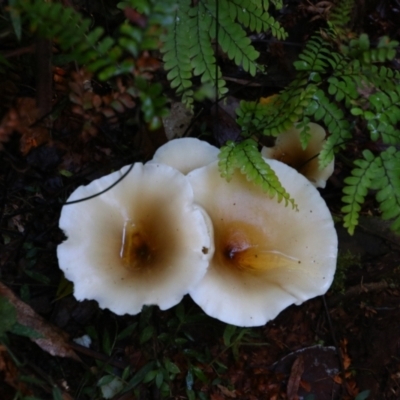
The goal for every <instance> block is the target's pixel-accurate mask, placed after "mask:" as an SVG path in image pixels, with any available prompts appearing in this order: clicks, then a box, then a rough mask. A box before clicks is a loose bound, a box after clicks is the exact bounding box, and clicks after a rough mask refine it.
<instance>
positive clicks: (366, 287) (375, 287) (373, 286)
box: [328, 281, 389, 307]
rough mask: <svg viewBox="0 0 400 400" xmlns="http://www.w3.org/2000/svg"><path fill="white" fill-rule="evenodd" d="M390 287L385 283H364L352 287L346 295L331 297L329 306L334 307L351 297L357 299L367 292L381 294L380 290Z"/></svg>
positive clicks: (340, 294) (339, 294)
mask: <svg viewBox="0 0 400 400" xmlns="http://www.w3.org/2000/svg"><path fill="white" fill-rule="evenodd" d="M388 287H389V284H388V283H387V282H385V281H382V282H371V283H363V284H360V285H356V286H352V287H350V288H349V289H347V290H346V292H345V293H338V294H335V295H333V296H332V297H330V298H329V299H328V305H329V307H334V306H336V305H337V304H338V303H339V302H341V301H342V300H345V299H349V298H350V297H356V296H359V295H360V294H361V293H366V292H379V291H380V290H384V289H387V288H388Z"/></svg>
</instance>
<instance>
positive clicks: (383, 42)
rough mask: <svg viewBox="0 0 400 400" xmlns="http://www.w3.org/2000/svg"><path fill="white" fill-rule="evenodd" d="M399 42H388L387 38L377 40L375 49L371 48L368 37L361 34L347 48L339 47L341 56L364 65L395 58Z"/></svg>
mask: <svg viewBox="0 0 400 400" xmlns="http://www.w3.org/2000/svg"><path fill="white" fill-rule="evenodd" d="M398 45H399V42H397V41H395V40H392V41H391V40H390V39H389V38H388V37H387V36H383V37H381V38H380V39H379V42H378V45H377V47H376V48H371V46H370V41H369V37H368V35H367V34H365V33H363V34H361V35H360V36H359V37H358V38H355V39H352V40H351V41H350V43H349V45H348V46H344V45H343V46H341V51H342V53H343V54H345V55H347V56H349V57H351V58H355V59H358V60H360V62H361V63H362V64H364V65H369V64H373V63H383V62H385V61H391V60H393V59H394V57H396V48H397V46H398Z"/></svg>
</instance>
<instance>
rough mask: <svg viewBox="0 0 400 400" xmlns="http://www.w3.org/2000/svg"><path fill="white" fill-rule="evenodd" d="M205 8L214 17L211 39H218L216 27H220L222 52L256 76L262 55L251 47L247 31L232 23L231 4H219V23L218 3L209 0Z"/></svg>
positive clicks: (223, 0) (222, 1) (219, 34)
mask: <svg viewBox="0 0 400 400" xmlns="http://www.w3.org/2000/svg"><path fill="white" fill-rule="evenodd" d="M205 6H206V8H207V10H208V11H209V13H210V14H211V16H212V17H213V22H212V25H211V29H210V36H211V38H212V39H215V38H216V27H217V25H218V44H219V45H220V46H221V48H222V50H223V51H224V52H225V53H226V55H227V56H228V57H229V58H230V59H231V60H232V61H234V62H235V64H236V65H241V66H242V68H243V69H244V70H245V71H246V72H249V73H250V74H251V75H252V76H254V75H255V74H256V72H257V68H258V66H257V63H256V62H255V60H256V59H257V58H258V56H259V55H260V53H259V52H258V51H257V50H256V49H255V48H254V47H253V46H252V45H251V40H250V39H249V38H248V37H247V33H246V31H245V30H244V29H243V28H242V27H241V26H240V25H239V24H237V23H232V20H231V18H230V15H229V2H228V1H227V0H221V1H220V2H219V7H220V8H219V15H218V21H217V19H216V18H217V13H216V6H217V3H216V2H215V1H210V0H209V1H207V2H206V3H205ZM221 6H222V7H221Z"/></svg>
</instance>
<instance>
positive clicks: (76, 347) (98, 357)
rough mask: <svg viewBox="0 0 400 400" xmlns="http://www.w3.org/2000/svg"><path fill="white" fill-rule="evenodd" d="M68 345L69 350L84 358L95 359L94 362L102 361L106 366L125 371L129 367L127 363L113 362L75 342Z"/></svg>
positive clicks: (110, 358)
mask: <svg viewBox="0 0 400 400" xmlns="http://www.w3.org/2000/svg"><path fill="white" fill-rule="evenodd" d="M69 345H70V347H71V349H73V350H75V351H77V352H79V353H81V354H84V355H86V356H89V357H92V358H95V359H96V360H100V361H103V362H105V363H107V364H110V365H112V366H113V367H116V368H120V369H125V368H126V367H127V366H128V365H129V364H128V363H127V362H124V361H118V360H113V359H112V357H109V356H106V355H104V354H102V353H99V352H97V351H94V350H91V349H89V348H87V347H84V346H81V345H79V344H77V343H75V342H70V343H69Z"/></svg>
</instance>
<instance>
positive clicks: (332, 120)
mask: <svg viewBox="0 0 400 400" xmlns="http://www.w3.org/2000/svg"><path fill="white" fill-rule="evenodd" d="M305 114H306V115H308V116H310V117H311V116H312V117H313V119H314V120H315V121H321V120H322V121H323V123H324V125H325V127H326V128H327V130H328V132H329V134H330V136H329V137H328V139H327V140H326V142H325V144H324V146H323V148H322V150H321V152H320V154H319V165H320V168H324V167H326V166H327V165H328V164H329V163H330V162H331V161H332V160H333V157H334V150H335V149H336V150H338V149H339V148H343V147H344V145H345V142H346V141H347V140H348V139H350V138H351V133H350V124H349V122H348V121H347V119H346V118H345V116H344V113H343V111H342V110H341V109H340V108H339V107H338V106H337V105H336V104H335V103H331V102H330V100H329V99H328V97H326V96H325V93H324V92H323V91H322V90H320V89H318V90H317V91H316V92H315V94H314V96H313V101H312V102H311V103H310V104H309V106H308V108H307V109H306V110H305Z"/></svg>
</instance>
